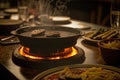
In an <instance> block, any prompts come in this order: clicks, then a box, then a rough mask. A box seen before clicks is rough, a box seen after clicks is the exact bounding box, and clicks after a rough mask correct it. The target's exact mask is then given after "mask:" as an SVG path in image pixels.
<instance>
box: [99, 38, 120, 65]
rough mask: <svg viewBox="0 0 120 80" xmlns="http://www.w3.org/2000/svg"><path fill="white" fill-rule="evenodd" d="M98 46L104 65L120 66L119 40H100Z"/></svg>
mask: <svg viewBox="0 0 120 80" xmlns="http://www.w3.org/2000/svg"><path fill="white" fill-rule="evenodd" d="M98 46H99V49H100V52H101V56H102V57H103V59H104V61H105V62H106V64H110V65H119V64H120V38H111V39H105V40H101V41H99V42H98Z"/></svg>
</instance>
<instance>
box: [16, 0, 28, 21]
mask: <svg viewBox="0 0 120 80" xmlns="http://www.w3.org/2000/svg"><path fill="white" fill-rule="evenodd" d="M27 5H28V0H19V1H18V12H19V13H18V15H19V20H22V21H23V22H26V21H27V19H28V6H27Z"/></svg>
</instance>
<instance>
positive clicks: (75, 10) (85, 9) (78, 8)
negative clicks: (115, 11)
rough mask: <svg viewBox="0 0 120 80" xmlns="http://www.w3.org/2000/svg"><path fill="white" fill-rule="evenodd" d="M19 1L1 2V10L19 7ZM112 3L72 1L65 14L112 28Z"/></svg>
mask: <svg viewBox="0 0 120 80" xmlns="http://www.w3.org/2000/svg"><path fill="white" fill-rule="evenodd" d="M17 1H18V0H0V10H3V9H6V8H15V7H17ZM110 3H111V1H110V0H70V2H69V3H67V11H64V13H66V15H67V16H70V17H71V18H72V19H75V20H81V21H86V22H90V23H95V24H99V25H104V26H110V23H109V22H110V19H109V15H110ZM64 13H63V14H64Z"/></svg>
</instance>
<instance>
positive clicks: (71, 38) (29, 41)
mask: <svg viewBox="0 0 120 80" xmlns="http://www.w3.org/2000/svg"><path fill="white" fill-rule="evenodd" d="M40 29H45V31H46V32H47V31H52V32H54V31H55V32H56V31H57V32H59V33H60V37H45V36H44V37H42V36H39V37H38V36H37V37H34V36H32V35H31V32H32V31H33V30H40ZM11 33H12V34H13V35H15V36H17V37H18V38H19V41H20V44H21V45H22V46H25V47H28V48H31V49H44V50H45V49H63V48H68V47H71V46H74V45H75V44H76V42H77V39H78V38H79V36H80V34H81V32H80V31H79V30H77V29H74V28H68V27H63V26H36V27H23V28H18V29H16V30H14V31H12V32H11Z"/></svg>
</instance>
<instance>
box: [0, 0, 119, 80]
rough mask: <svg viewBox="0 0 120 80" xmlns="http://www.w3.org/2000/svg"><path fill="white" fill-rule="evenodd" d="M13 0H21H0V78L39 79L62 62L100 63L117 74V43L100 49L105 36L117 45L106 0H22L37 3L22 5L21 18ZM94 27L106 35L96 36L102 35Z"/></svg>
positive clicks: (107, 0) (96, 64) (117, 36)
mask: <svg viewBox="0 0 120 80" xmlns="http://www.w3.org/2000/svg"><path fill="white" fill-rule="evenodd" d="M19 1H22V0H0V39H1V41H0V79H3V80H7V79H9V80H42V79H43V78H44V77H45V76H46V75H50V74H51V73H53V71H54V72H55V70H56V71H58V70H59V69H58V68H55V67H59V66H64V67H65V65H68V66H70V67H71V68H76V67H77V68H78V67H80V68H83V67H85V68H90V67H103V68H104V69H110V70H113V71H115V72H117V73H118V74H120V60H119V58H120V54H119V53H120V47H119V49H117V50H116V49H115V50H114V49H112V50H113V51H111V49H110V50H109V49H107V50H106V48H105V50H104V51H106V52H102V50H103V48H104V47H103V46H101V45H103V44H107V41H108V40H110V41H111V42H112V41H113V42H115V41H118V42H117V43H116V44H118V45H117V46H120V28H117V29H119V30H117V31H116V30H112V31H111V24H110V9H111V0H28V1H33V2H34V1H37V2H38V3H36V4H35V5H34V7H35V8H36V9H37V10H36V12H35V11H32V9H31V11H29V10H28V8H27V9H26V10H27V12H29V13H27V17H26V16H25V17H24V18H22V16H21V18H20V14H24V12H22V13H20V8H19V7H18V5H19ZM23 1H27V0H23ZM50 1H51V2H50ZM57 1H58V2H57ZM118 1H119V0H118ZM33 2H31V3H30V4H29V3H26V4H27V6H28V5H33V4H34V3H33ZM37 4H40V5H39V6H38V5H37ZM50 4H51V5H50ZM45 5H48V6H49V7H47V6H45ZM36 6H37V7H36ZM51 6H52V7H51ZM38 7H39V9H38ZM52 9H54V10H52ZM39 10H42V11H41V12H40V11H39ZM21 11H22V9H21ZM42 12H43V13H42ZM31 14H32V16H31ZM41 14H42V16H41ZM119 14H120V13H119ZM28 15H30V16H29V18H28ZM33 15H34V16H33ZM19 19H20V20H19ZM12 21H13V22H12ZM119 23H120V21H119ZM100 30H101V31H104V32H103V33H105V32H107V31H109V32H110V31H111V34H109V33H108V34H109V35H107V37H106V38H102V37H98V35H100V34H103V33H98V32H100ZM95 34H96V36H95ZM93 35H94V36H93ZM91 36H92V38H91ZM104 37H105V36H104ZM112 37H113V39H112ZM114 39H115V40H114ZM104 40H106V41H104ZM102 41H104V42H105V43H103V42H102ZM114 51H115V52H114ZM72 53H73V54H72ZM103 53H111V55H110V56H109V54H107V55H106V54H103ZM112 53H114V54H116V55H113V54H112ZM103 55H104V56H103ZM109 57H110V58H109ZM106 59H108V60H106ZM75 64H78V65H77V66H76V65H75ZM84 64H85V65H84ZM71 65H72V66H71ZM86 66H87V67H86ZM54 68H55V69H54ZM49 69H51V70H49ZM61 69H63V67H60V70H61ZM46 70H48V71H46ZM44 71H46V72H44ZM42 72H43V73H42ZM119 79H120V76H118V80H119ZM43 80H69V79H58V78H55V79H52V78H51V79H48V78H47V77H46V79H43ZM70 80H74V79H70ZM75 80H76V79H75ZM80 80H84V79H80ZM85 80H89V79H85ZM103 80H106V79H103ZM114 80H116V79H114Z"/></svg>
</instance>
